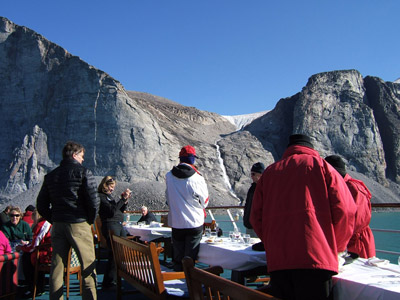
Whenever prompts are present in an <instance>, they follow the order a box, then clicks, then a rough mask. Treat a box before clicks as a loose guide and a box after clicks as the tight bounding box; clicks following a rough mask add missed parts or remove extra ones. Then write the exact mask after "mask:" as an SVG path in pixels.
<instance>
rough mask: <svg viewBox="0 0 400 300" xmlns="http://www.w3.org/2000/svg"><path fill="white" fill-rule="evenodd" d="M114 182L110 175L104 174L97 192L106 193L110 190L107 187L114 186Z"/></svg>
mask: <svg viewBox="0 0 400 300" xmlns="http://www.w3.org/2000/svg"><path fill="white" fill-rule="evenodd" d="M116 184H117V182H116V180H115V179H114V178H113V177H112V176H106V177H104V178H103V179H102V180H101V182H100V184H99V187H98V188H97V191H98V192H99V193H108V192H109V191H110V189H109V187H110V186H115V185H116Z"/></svg>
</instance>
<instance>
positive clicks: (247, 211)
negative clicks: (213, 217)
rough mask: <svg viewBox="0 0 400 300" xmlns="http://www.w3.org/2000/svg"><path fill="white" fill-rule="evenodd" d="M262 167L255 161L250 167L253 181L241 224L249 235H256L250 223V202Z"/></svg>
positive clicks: (262, 165)
mask: <svg viewBox="0 0 400 300" xmlns="http://www.w3.org/2000/svg"><path fill="white" fill-rule="evenodd" d="M264 169H265V167H264V164H263V163H261V162H257V163H255V164H254V165H253V166H252V167H251V170H250V176H251V180H253V183H252V184H251V186H250V188H249V190H248V192H247V197H246V203H245V205H244V214H243V225H244V227H246V233H248V234H250V236H251V237H257V235H256V233H255V232H254V230H253V227H252V226H251V223H250V212H251V202H252V201H253V195H254V191H255V190H256V186H257V181H258V180H259V179H260V177H261V175H262V173H263V172H264Z"/></svg>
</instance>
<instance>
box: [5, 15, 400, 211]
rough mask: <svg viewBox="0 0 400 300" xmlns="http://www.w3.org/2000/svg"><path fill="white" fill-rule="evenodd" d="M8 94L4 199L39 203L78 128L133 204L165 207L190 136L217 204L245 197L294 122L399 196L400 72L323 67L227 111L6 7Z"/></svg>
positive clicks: (385, 196) (101, 171)
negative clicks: (152, 84)
mask: <svg viewBox="0 0 400 300" xmlns="http://www.w3.org/2000/svg"><path fill="white" fill-rule="evenodd" d="M0 100H1V106H0V112H1V115H2V118H1V119H0V126H1V127H2V128H4V129H5V130H3V134H2V135H0V145H1V147H0V151H1V155H0V167H1V168H2V170H4V171H3V172H2V173H0V197H1V198H0V209H1V208H2V207H3V206H5V205H6V204H7V203H13V204H14V205H20V206H21V207H22V208H24V207H25V206H26V205H27V204H31V203H34V199H35V198H36V195H37V192H38V190H39V188H40V186H41V183H42V181H43V177H44V175H45V174H46V173H47V172H49V171H50V170H52V169H53V168H55V167H56V166H57V165H58V164H59V162H60V160H61V149H62V147H63V145H64V144H65V142H66V141H67V140H70V139H72V140H76V141H78V142H81V143H82V144H83V145H84V146H85V148H86V153H85V162H84V165H85V166H87V167H88V168H89V169H90V170H92V171H93V173H94V174H95V176H96V177H97V180H98V181H100V179H101V178H102V176H105V175H112V176H115V177H116V178H117V180H118V185H117V190H116V193H117V194H118V193H119V192H120V191H121V190H122V189H123V188H125V187H130V188H131V189H132V190H133V191H134V197H133V200H132V201H131V203H130V204H129V209H139V208H140V206H141V205H143V204H147V205H148V206H150V207H151V208H152V209H156V208H160V209H162V208H165V207H166V206H165V197H164V194H165V174H166V172H168V171H169V170H170V169H171V168H172V166H173V165H175V164H177V163H178V153H179V149H180V148H181V147H182V146H184V145H187V144H191V145H193V146H195V147H196V149H197V152H198V156H199V159H198V160H197V161H196V164H197V165H198V168H199V170H200V171H201V172H202V174H203V176H204V178H205V179H206V181H207V184H208V187H209V189H210V205H233V204H237V203H238V198H239V199H243V198H245V196H246V193H247V190H248V188H249V186H250V183H251V181H250V176H249V175H250V167H251V165H252V164H253V163H255V162H257V161H262V162H263V163H264V164H265V165H269V164H271V163H273V162H274V161H275V160H277V159H279V158H280V157H281V156H282V153H283V151H284V150H285V148H286V146H287V141H288V136H289V135H290V134H292V133H305V134H308V135H310V136H311V137H312V138H313V141H314V145H315V148H316V149H317V150H318V151H319V153H320V154H321V156H322V157H324V156H326V155H330V154H339V155H341V156H342V157H343V158H344V159H345V161H346V163H347V166H348V170H349V172H350V173H351V175H353V176H354V177H356V178H363V180H365V181H366V182H367V186H368V187H369V188H370V189H371V191H373V195H374V198H373V201H374V202H400V197H399V195H400V189H399V184H400V146H399V145H400V141H399V136H400V134H399V128H400V124H399V120H400V113H399V112H400V105H399V103H400V84H399V83H393V82H384V81H382V80H381V79H379V78H377V77H371V76H366V77H363V76H361V74H360V73H359V72H358V71H356V70H343V71H332V72H325V73H320V74H315V75H313V76H311V77H310V78H309V80H308V83H307V85H306V86H305V87H304V88H303V89H302V91H300V92H299V93H297V94H295V95H293V96H291V97H288V98H284V99H280V100H279V101H278V102H277V104H276V106H275V108H274V109H273V110H271V111H268V112H260V113H256V114H251V115H250V116H248V115H242V116H231V117H229V116H220V115H218V114H215V113H211V112H206V111H201V110H198V109H197V108H195V107H186V106H183V105H181V104H179V103H177V102H174V101H172V100H169V99H166V98H163V97H158V96H154V95H151V94H147V93H141V92H134V91H126V90H125V89H124V87H123V86H122V85H121V84H120V83H119V81H118V80H115V79H114V78H112V77H110V76H109V75H108V74H107V73H105V72H103V71H101V70H98V69H96V68H95V67H93V66H91V65H89V64H87V63H86V62H84V61H82V60H81V59H80V58H78V57H76V56H74V55H72V54H70V53H68V52H67V51H66V50H64V49H63V48H62V47H60V46H58V45H56V44H54V43H52V42H50V41H48V40H47V39H45V38H44V37H43V36H41V35H40V34H37V33H36V32H34V31H32V30H30V29H28V28H26V27H22V26H18V25H16V24H14V23H12V22H11V21H10V20H8V19H6V18H2V17H0ZM249 103H250V102H249ZM228 119H230V121H228ZM250 120H251V121H250ZM249 121H250V123H249ZM238 129H239V130H238ZM221 159H222V165H221ZM226 178H228V180H229V183H230V184H229V185H230V186H231V187H232V190H233V192H234V193H235V194H236V196H237V197H238V198H237V197H235V196H232V195H231V193H230V191H229V186H228V185H227V183H226V180H225V179H226Z"/></svg>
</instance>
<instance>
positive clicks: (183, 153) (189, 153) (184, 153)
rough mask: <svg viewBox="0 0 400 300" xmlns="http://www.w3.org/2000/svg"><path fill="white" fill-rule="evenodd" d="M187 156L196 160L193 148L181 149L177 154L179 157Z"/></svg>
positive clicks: (188, 146)
mask: <svg viewBox="0 0 400 300" xmlns="http://www.w3.org/2000/svg"><path fill="white" fill-rule="evenodd" d="M187 156H194V157H196V158H197V156H196V149H194V147H192V146H190V145H187V146H185V147H183V148H182V149H181V151H180V152H179V157H187Z"/></svg>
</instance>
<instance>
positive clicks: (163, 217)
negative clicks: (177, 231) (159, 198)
mask: <svg viewBox="0 0 400 300" xmlns="http://www.w3.org/2000/svg"><path fill="white" fill-rule="evenodd" d="M160 221H161V223H162V224H163V227H169V226H168V215H161V216H160Z"/></svg>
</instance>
